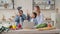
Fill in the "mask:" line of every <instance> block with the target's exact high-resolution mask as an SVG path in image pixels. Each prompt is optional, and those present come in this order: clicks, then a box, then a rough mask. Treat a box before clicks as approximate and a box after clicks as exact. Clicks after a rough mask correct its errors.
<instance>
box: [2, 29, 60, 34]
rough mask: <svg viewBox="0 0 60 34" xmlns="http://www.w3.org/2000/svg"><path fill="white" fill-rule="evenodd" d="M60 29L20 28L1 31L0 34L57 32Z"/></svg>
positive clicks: (49, 33) (57, 33)
mask: <svg viewBox="0 0 60 34" xmlns="http://www.w3.org/2000/svg"><path fill="white" fill-rule="evenodd" d="M59 33H60V29H54V30H45V31H38V30H35V29H21V30H10V31H8V32H3V33H2V34H59Z"/></svg>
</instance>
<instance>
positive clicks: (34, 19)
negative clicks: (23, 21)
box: [30, 18, 38, 25]
mask: <svg viewBox="0 0 60 34" xmlns="http://www.w3.org/2000/svg"><path fill="white" fill-rule="evenodd" d="M30 22H34V24H35V25H37V24H38V22H37V19H36V18H32V19H31V20H30Z"/></svg>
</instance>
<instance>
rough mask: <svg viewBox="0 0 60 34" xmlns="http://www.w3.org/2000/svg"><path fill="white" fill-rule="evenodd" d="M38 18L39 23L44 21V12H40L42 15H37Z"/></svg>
mask: <svg viewBox="0 0 60 34" xmlns="http://www.w3.org/2000/svg"><path fill="white" fill-rule="evenodd" d="M36 19H37V22H38V24H41V23H43V21H44V16H43V14H42V13H40V15H39V16H37V17H36Z"/></svg>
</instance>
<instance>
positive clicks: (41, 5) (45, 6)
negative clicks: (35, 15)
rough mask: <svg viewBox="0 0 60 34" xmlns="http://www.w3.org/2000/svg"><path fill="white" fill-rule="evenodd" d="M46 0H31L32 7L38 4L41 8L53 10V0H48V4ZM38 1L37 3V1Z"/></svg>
mask: <svg viewBox="0 0 60 34" xmlns="http://www.w3.org/2000/svg"><path fill="white" fill-rule="evenodd" d="M38 1H39V2H38ZM47 1H49V0H46V1H45V0H43V1H41V0H33V4H32V5H33V9H34V6H36V5H38V6H40V9H41V10H55V0H50V2H51V3H50V4H49V3H47ZM37 2H38V3H37ZM41 2H45V3H41Z"/></svg>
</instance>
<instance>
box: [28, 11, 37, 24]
mask: <svg viewBox="0 0 60 34" xmlns="http://www.w3.org/2000/svg"><path fill="white" fill-rule="evenodd" d="M28 16H29V19H28V21H30V22H34V23H35V25H37V24H38V22H37V20H36V16H37V14H36V13H35V12H32V14H31V15H28Z"/></svg>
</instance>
